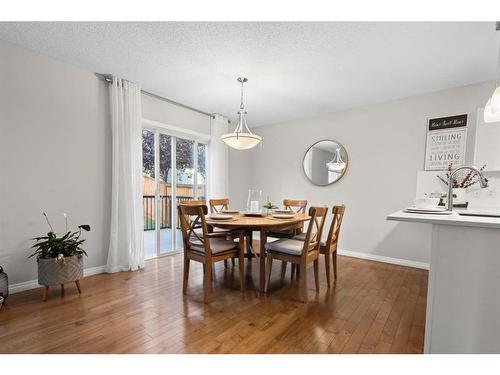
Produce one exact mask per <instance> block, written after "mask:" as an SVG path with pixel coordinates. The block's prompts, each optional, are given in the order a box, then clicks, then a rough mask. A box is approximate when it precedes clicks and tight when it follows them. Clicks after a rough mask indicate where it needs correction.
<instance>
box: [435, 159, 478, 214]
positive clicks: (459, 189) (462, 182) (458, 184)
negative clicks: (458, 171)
mask: <svg viewBox="0 0 500 375" xmlns="http://www.w3.org/2000/svg"><path fill="white" fill-rule="evenodd" d="M485 168H486V164H485V165H483V166H482V167H481V168H480V169H479V170H480V171H481V172H482V171H483V170H484V169H485ZM452 171H453V163H450V164H449V165H448V169H447V171H446V175H445V177H443V176H437V177H438V178H439V179H440V180H441V182H443V183H444V184H445V185H446V186H448V181H449V180H450V175H451V172H452ZM478 182H479V178H478V176H477V175H476V174H475V173H474V172H473V171H472V170H470V171H469V172H468V173H467V174H465V176H462V177H458V176H454V177H453V181H452V184H453V185H452V188H453V198H454V199H453V204H454V205H455V204H456V205H465V204H467V202H466V197H465V196H466V192H467V190H466V189H467V188H468V187H470V186H472V185H474V184H477V183H478Z"/></svg>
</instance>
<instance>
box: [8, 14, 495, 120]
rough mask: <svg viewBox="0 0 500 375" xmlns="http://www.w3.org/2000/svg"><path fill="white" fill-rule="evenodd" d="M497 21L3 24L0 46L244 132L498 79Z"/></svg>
mask: <svg viewBox="0 0 500 375" xmlns="http://www.w3.org/2000/svg"><path fill="white" fill-rule="evenodd" d="M494 26H495V24H494V22H438V23H431V22H421V23H415V22H411V23H387V22H380V23H374V22H352V23H346V22H327V23H305V22H298V23H297V22H271V23H262V22H250V23H248V22H234V23H216V22H209V23H207V22H191V23H179V22H161V23H157V22H148V23H112V22H105V23H53V22H50V23H17V22H11V23H6V22H3V23H0V39H4V40H7V41H10V42H12V43H15V44H19V45H22V46H24V47H27V48H30V49H33V50H36V51H39V52H41V53H43V54H46V55H49V56H52V57H55V58H57V59H60V60H63V61H67V62H70V63H73V64H75V65H78V66H81V67H83V68H85V69H88V70H91V71H96V72H100V73H113V74H116V75H119V76H122V77H124V78H128V79H130V80H134V81H138V82H140V83H141V84H142V86H143V88H144V89H146V90H149V91H152V92H155V93H158V94H160V95H163V96H166V97H168V98H171V99H173V100H177V101H180V102H182V103H185V104H187V105H190V106H193V107H196V108H200V109H202V110H204V111H207V112H218V113H222V114H224V115H228V116H230V117H231V118H234V117H235V116H236V115H235V113H236V111H237V109H238V105H239V86H238V83H237V82H236V77H238V76H240V75H245V76H246V77H248V78H249V82H248V83H247V85H246V106H247V110H248V113H249V114H248V123H249V125H250V126H257V125H266V124H271V123H275V122H281V121H285V120H290V119H297V118H302V117H307V116H311V115H318V114H323V113H327V112H334V111H338V110H342V109H347V108H352V107H358V106H362V105H367V104H371V103H377V102H383V101H387V100H391V99H396V98H401V97H407V96H411V95H416V94H422V93H426V92H431V91H436V90H441V89H445V88H450V87H456V86H461V85H466V84H470V83H474V82H480V81H486V80H489V79H494V78H495V74H496V72H495V69H496V59H497V50H498V42H499V38H500V33H497V32H495V28H494Z"/></svg>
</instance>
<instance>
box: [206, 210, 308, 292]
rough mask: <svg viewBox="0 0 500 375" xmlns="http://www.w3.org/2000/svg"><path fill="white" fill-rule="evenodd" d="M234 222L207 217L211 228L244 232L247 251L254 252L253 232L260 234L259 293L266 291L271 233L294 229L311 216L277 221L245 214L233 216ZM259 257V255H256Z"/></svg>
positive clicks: (300, 215) (301, 214) (267, 216)
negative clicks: (267, 252)
mask: <svg viewBox="0 0 500 375" xmlns="http://www.w3.org/2000/svg"><path fill="white" fill-rule="evenodd" d="M231 215H233V219H232V220H219V219H211V218H210V216H207V217H206V223H207V224H208V225H210V226H213V227H217V228H223V229H228V230H231V231H235V232H238V231H239V232H241V231H244V232H245V235H246V239H247V241H246V242H247V251H248V252H249V253H250V252H252V249H253V247H252V232H254V231H255V232H259V233H260V251H259V254H258V256H259V259H260V271H259V291H260V292H261V293H262V292H263V291H264V284H265V275H266V247H265V246H266V242H267V233H268V232H269V231H276V230H283V229H286V228H293V227H295V226H296V225H297V224H299V223H301V222H304V221H308V220H309V219H310V216H309V215H307V214H305V213H297V214H295V216H294V217H293V218H292V219H276V218H273V217H272V215H266V216H246V215H243V214H231ZM256 255H257V254H256Z"/></svg>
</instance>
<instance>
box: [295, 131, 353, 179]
mask: <svg viewBox="0 0 500 375" xmlns="http://www.w3.org/2000/svg"><path fill="white" fill-rule="evenodd" d="M348 164H349V163H348V158H347V151H346V149H345V148H344V146H342V145H341V144H340V143H338V142H336V141H330V140H324V141H319V142H316V143H315V144H313V145H312V146H311V147H309V149H308V150H307V151H306V154H305V155H304V160H303V162H302V166H303V167H304V173H305V174H306V176H307V178H309V180H310V181H311V182H312V183H313V184H314V185H319V186H326V185H330V184H333V183H334V182H337V181H338V180H340V179H341V178H342V176H344V174H345V172H346V171H347V166H348Z"/></svg>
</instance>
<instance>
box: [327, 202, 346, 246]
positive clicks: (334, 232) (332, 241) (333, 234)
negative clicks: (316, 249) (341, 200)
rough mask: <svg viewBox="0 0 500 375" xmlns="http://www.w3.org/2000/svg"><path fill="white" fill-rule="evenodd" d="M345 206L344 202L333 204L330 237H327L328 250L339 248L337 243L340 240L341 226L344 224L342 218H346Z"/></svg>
mask: <svg viewBox="0 0 500 375" xmlns="http://www.w3.org/2000/svg"><path fill="white" fill-rule="evenodd" d="M344 212H345V206H344V205H343V204H342V205H340V206H333V208H332V215H333V217H332V223H331V224H330V229H329V230H328V237H327V239H326V243H325V247H326V249H327V250H332V249H333V251H335V250H337V244H338V241H339V234H340V226H341V225H342V220H343V219H344Z"/></svg>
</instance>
